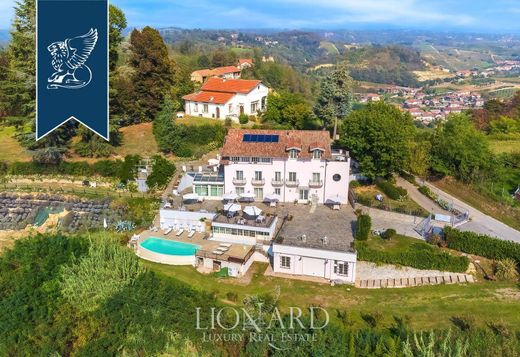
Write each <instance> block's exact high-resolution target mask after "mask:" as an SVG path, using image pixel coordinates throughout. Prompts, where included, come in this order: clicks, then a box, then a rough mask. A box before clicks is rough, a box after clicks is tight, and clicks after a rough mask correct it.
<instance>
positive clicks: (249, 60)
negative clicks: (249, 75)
mask: <svg viewBox="0 0 520 357" xmlns="http://www.w3.org/2000/svg"><path fill="white" fill-rule="evenodd" d="M243 63H249V64H253V59H252V58H239V59H238V64H239V65H240V64H243Z"/></svg>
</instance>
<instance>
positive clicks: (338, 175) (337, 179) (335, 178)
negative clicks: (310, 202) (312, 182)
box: [332, 174, 341, 182]
mask: <svg viewBox="0 0 520 357" xmlns="http://www.w3.org/2000/svg"><path fill="white" fill-rule="evenodd" d="M332 179H333V180H334V181H336V182H338V181H339V180H341V175H340V174H334V176H332Z"/></svg>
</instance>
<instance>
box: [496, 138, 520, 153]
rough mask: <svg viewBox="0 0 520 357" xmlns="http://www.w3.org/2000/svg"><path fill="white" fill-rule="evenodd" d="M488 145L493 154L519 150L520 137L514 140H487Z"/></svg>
mask: <svg viewBox="0 0 520 357" xmlns="http://www.w3.org/2000/svg"><path fill="white" fill-rule="evenodd" d="M489 146H490V148H491V150H492V151H493V152H494V153H495V154H501V153H510V152H520V138H519V139H516V140H489Z"/></svg>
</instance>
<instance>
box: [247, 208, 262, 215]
mask: <svg viewBox="0 0 520 357" xmlns="http://www.w3.org/2000/svg"><path fill="white" fill-rule="evenodd" d="M244 213H245V214H247V215H248V216H252V217H256V216H258V215H260V214H261V213H262V210H261V209H260V208H258V207H256V206H246V208H244Z"/></svg>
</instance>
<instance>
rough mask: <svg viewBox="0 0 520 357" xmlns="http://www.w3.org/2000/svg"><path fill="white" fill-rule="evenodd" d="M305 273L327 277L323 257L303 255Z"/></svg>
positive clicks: (303, 270)
mask: <svg viewBox="0 0 520 357" xmlns="http://www.w3.org/2000/svg"><path fill="white" fill-rule="evenodd" d="M302 272H303V275H309V276H319V277H320V278H324V277H325V262H324V261H323V259H317V258H310V257H303V258H302Z"/></svg>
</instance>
